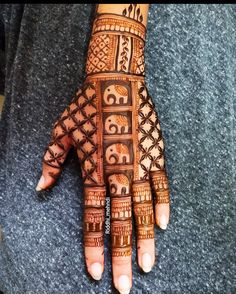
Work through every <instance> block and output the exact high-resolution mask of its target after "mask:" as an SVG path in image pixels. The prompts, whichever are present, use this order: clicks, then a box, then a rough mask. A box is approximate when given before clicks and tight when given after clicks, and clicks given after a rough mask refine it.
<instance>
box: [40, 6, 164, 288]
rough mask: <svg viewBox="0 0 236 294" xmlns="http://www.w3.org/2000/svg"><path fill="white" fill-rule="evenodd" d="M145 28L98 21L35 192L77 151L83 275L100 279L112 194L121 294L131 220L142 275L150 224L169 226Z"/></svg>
mask: <svg viewBox="0 0 236 294" xmlns="http://www.w3.org/2000/svg"><path fill="white" fill-rule="evenodd" d="M114 6H115V5H114ZM129 7H132V9H131V8H129ZM129 7H128V9H127V11H129V12H130V15H131V12H132V11H133V10H134V9H136V15H137V14H138V15H139V19H142V18H140V15H141V12H140V10H139V12H137V7H136V6H135V5H132V4H131V5H130V6H129ZM127 11H126V12H127ZM130 15H129V16H130ZM104 23H105V24H106V25H104ZM114 24H115V26H114ZM122 26H123V28H124V29H123V28H122ZM126 28H128V29H126ZM134 28H136V30H135V29H134ZM144 28H145V27H144V26H143V25H142V24H141V22H140V21H137V20H134V19H131V17H127V16H125V12H124V13H123V16H116V15H114V14H101V15H99V16H98V17H97V18H96V20H95V22H94V27H93V35H92V38H91V41H90V46H89V52H88V59H87V67H86V69H87V77H86V80H85V83H84V86H83V88H82V89H81V90H79V91H78V92H77V94H76V97H75V98H74V99H73V101H72V102H71V104H70V105H69V106H68V107H67V108H66V109H65V111H64V112H63V114H62V115H61V117H60V118H59V119H58V121H57V122H56V123H55V125H54V128H53V131H52V138H51V142H50V144H49V146H48V148H47V150H46V152H45V155H44V158H43V176H42V177H41V179H40V181H39V184H38V186H37V190H42V189H46V188H48V187H50V186H52V185H53V184H54V183H55V181H56V178H57V177H58V176H59V174H60V172H61V169H62V164H63V162H64V161H65V158H66V156H67V153H68V151H69V149H70V148H71V147H72V146H74V147H75V148H76V150H77V154H78V158H79V160H80V163H81V168H82V175H83V181H84V205H85V206H84V207H85V210H84V245H85V257H86V264H87V268H88V272H89V273H90V274H91V276H92V277H93V278H94V279H96V280H99V279H100V278H101V275H102V272H103V270H104V221H105V198H106V195H109V196H110V199H111V201H110V202H111V246H112V271H113V281H114V285H115V287H116V288H117V289H118V290H119V291H120V293H129V291H130V288H131V286H132V268H131V253H132V244H131V242H132V216H134V219H135V226H136V237H137V252H138V263H139V266H140V267H141V268H142V269H143V271H145V272H149V271H150V270H151V269H152V267H153V265H154V262H155V244H154V223H155V222H156V224H157V225H158V226H159V227H161V228H162V229H166V226H167V224H168V222H169V189H168V181H167V177H166V172H165V164H164V142H163V138H162V133H161V129H160V123H159V120H158V117H157V113H156V111H155V109H154V105H153V102H152V99H151V97H150V96H149V94H148V91H147V88H146V86H145V81H144V54H143V52H144V39H143V38H144V36H145V30H144ZM128 30H129V32H128ZM124 31H127V34H124ZM152 192H153V194H152ZM153 196H154V197H153ZM153 204H154V208H153Z"/></svg>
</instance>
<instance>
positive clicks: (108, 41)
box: [86, 34, 117, 73]
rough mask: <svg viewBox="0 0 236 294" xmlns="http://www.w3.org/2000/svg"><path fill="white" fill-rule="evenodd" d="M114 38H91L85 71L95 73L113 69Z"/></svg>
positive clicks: (107, 36) (102, 36)
mask: <svg viewBox="0 0 236 294" xmlns="http://www.w3.org/2000/svg"><path fill="white" fill-rule="evenodd" d="M116 39H117V38H116V37H115V36H113V35H107V34H105V35H99V36H92V38H91V40H90V44H89V49H88V58H87V63H86V71H87V72H88V73H91V72H93V73H95V72H101V71H109V70H111V69H112V67H113V63H112V60H114V48H116Z"/></svg>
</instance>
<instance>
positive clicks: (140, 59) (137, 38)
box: [86, 13, 146, 76]
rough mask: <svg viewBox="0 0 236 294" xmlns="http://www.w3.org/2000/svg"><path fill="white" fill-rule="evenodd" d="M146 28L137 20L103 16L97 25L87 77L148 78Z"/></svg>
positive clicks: (90, 48)
mask: <svg viewBox="0 0 236 294" xmlns="http://www.w3.org/2000/svg"><path fill="white" fill-rule="evenodd" d="M145 36H146V27H145V26H144V25H143V24H142V23H141V22H140V21H139V20H135V19H130V18H128V17H125V16H122V15H116V14H112V13H103V14H100V15H98V16H97V17H96V18H95V20H94V23H93V29H92V35H91V39H90V43H89V48H88V56H87V62H86V74H87V76H88V75H94V74H98V73H120V74H132V75H137V76H144V75H145V64H144V47H145Z"/></svg>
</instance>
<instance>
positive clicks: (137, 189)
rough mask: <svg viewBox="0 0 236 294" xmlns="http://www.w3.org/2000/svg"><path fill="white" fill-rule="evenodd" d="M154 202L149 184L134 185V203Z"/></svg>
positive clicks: (137, 183)
mask: <svg viewBox="0 0 236 294" xmlns="http://www.w3.org/2000/svg"><path fill="white" fill-rule="evenodd" d="M151 200H152V194H151V189H150V184H149V182H144V183H141V184H140V183H139V182H134V183H133V202H134V203H141V202H149V201H151Z"/></svg>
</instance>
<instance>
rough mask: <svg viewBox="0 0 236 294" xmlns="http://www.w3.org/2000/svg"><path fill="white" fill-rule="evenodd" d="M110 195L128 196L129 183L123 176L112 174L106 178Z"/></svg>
mask: <svg viewBox="0 0 236 294" xmlns="http://www.w3.org/2000/svg"><path fill="white" fill-rule="evenodd" d="M108 183H109V186H110V193H111V194H113V195H125V194H129V191H130V181H129V179H128V177H127V176H126V175H124V174H112V175H109V177H108Z"/></svg>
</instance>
